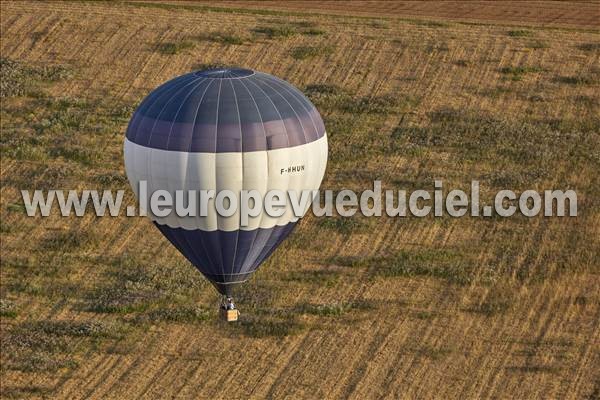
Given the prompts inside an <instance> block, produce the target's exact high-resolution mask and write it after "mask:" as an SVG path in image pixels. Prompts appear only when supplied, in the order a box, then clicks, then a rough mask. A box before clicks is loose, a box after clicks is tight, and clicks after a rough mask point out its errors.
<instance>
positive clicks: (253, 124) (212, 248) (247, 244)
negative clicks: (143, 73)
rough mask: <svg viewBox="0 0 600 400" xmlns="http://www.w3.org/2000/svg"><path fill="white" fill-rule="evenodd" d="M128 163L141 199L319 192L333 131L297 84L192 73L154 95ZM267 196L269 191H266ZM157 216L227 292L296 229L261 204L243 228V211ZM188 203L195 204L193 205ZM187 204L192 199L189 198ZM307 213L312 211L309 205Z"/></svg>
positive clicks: (128, 148)
mask: <svg viewBox="0 0 600 400" xmlns="http://www.w3.org/2000/svg"><path fill="white" fill-rule="evenodd" d="M124 153H125V154H124V155H125V169H126V173H127V177H128V178H129V181H130V184H131V186H132V188H133V190H134V192H135V193H136V195H138V196H139V183H140V181H146V182H147V192H148V195H149V196H150V195H151V194H152V193H153V192H155V191H157V190H166V191H168V192H169V193H170V194H171V196H172V198H173V199H175V197H176V194H175V192H176V191H178V190H183V191H189V190H195V191H201V190H214V191H215V192H216V193H219V192H220V191H223V190H231V191H233V192H234V193H235V194H236V196H237V198H238V205H239V204H240V202H239V200H240V199H239V193H240V191H241V190H248V191H250V190H257V191H258V192H259V193H260V194H261V196H264V195H265V194H266V193H267V192H268V191H270V190H273V189H278V190H283V191H288V190H296V191H298V193H299V192H300V191H301V190H316V189H318V188H319V186H320V184H321V181H322V179H323V175H324V173H325V167H326V164H327V136H326V133H325V127H324V125H323V121H322V119H321V117H320V115H319V113H318V111H317V110H316V108H315V107H314V105H313V104H312V103H311V102H310V101H309V100H308V99H307V98H306V97H305V96H304V95H303V94H302V93H301V92H300V91H299V90H298V89H296V88H295V87H293V86H292V85H290V84H289V83H287V82H285V81H283V80H281V79H278V78H276V77H274V76H272V75H268V74H265V73H261V72H257V71H252V70H247V69H239V68H226V69H214V70H206V71H199V72H192V73H189V74H186V75H183V76H180V77H177V78H175V79H173V80H171V81H168V82H167V83H165V84H163V85H162V86H160V87H158V88H157V89H155V90H154V91H153V92H151V93H150V94H149V95H148V96H147V97H146V98H145V99H144V100H143V101H142V103H141V104H140V106H139V107H138V109H137V110H136V111H135V113H134V115H133V116H132V118H131V121H130V123H129V126H128V128H127V134H126V139H125V144H124ZM263 198H264V197H263ZM213 201H214V200H211V201H210V202H209V207H208V209H207V211H208V214H207V215H206V216H200V215H198V216H193V217H190V216H179V215H177V214H176V213H175V212H172V213H170V214H169V215H167V216H159V215H154V214H153V213H152V212H151V211H150V210H149V208H148V207H147V205H142V206H144V208H146V209H147V210H148V215H149V217H150V218H151V219H152V220H153V221H154V223H155V224H156V226H157V227H158V229H159V230H160V231H161V232H162V233H163V235H164V236H165V237H167V239H169V241H170V242H171V243H172V244H173V245H174V246H175V247H176V248H177V249H178V250H179V251H180V252H181V253H182V254H183V255H184V256H185V257H186V258H187V259H188V260H189V261H190V262H191V263H192V264H194V265H195V266H196V267H197V268H198V269H199V270H200V272H202V273H203V274H204V275H205V276H206V277H207V278H208V279H209V280H210V281H211V282H212V283H213V284H214V285H215V287H216V288H217V289H218V290H219V291H220V292H221V293H223V294H227V295H229V294H231V288H232V287H233V286H234V285H236V284H238V283H241V282H244V281H245V280H247V279H248V278H249V276H250V275H251V274H252V273H253V272H254V271H255V270H256V269H257V268H258V267H259V265H260V264H261V263H262V262H263V261H264V260H265V259H266V258H267V257H269V255H270V254H271V253H272V252H273V251H274V250H275V249H276V248H277V246H278V245H279V244H280V243H281V242H282V241H283V240H284V239H285V238H286V237H287V236H288V235H289V234H290V232H291V231H292V229H293V228H294V226H295V224H296V223H297V221H298V217H296V216H295V215H294V213H293V212H292V207H291V206H290V204H289V199H288V204H287V206H286V207H285V212H284V213H283V215H281V216H279V217H272V216H269V215H267V214H266V213H265V212H264V208H263V210H262V211H261V212H260V213H259V215H257V216H252V217H250V218H249V220H248V223H247V224H246V225H243V224H241V218H240V211H239V207H238V210H237V212H236V213H234V214H233V215H231V216H229V217H223V216H220V215H218V214H217V213H216V211H215V209H214V204H213V203H212V202H213ZM186 203H187V202H186ZM186 205H187V204H186ZM305 211H306V210H305Z"/></svg>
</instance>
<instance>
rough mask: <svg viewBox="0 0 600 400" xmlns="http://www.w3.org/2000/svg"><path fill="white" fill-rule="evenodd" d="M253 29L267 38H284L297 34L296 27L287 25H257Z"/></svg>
mask: <svg viewBox="0 0 600 400" xmlns="http://www.w3.org/2000/svg"><path fill="white" fill-rule="evenodd" d="M253 31H254V32H255V33H258V34H260V35H263V36H265V37H267V38H269V39H285V38H289V37H292V36H294V35H296V34H298V29H296V28H295V27H293V26H289V25H273V26H259V27H257V28H255V29H254V30H253Z"/></svg>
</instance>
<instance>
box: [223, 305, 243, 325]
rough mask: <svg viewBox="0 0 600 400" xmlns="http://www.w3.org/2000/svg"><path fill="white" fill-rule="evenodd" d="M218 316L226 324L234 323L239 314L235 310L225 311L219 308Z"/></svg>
mask: <svg viewBox="0 0 600 400" xmlns="http://www.w3.org/2000/svg"><path fill="white" fill-rule="evenodd" d="M220 314H221V319H222V320H223V321H227V322H235V321H237V320H238V318H239V316H240V312H239V311H238V310H237V309H235V308H234V309H233V310H226V309H224V308H221V311H220Z"/></svg>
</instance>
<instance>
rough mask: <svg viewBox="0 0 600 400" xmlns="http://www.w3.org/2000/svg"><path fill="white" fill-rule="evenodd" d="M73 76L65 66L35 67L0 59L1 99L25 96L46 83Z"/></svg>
mask: <svg viewBox="0 0 600 400" xmlns="http://www.w3.org/2000/svg"><path fill="white" fill-rule="evenodd" d="M72 76H73V71H72V70H71V69H70V68H69V67H67V66H64V65H51V64H48V65H33V64H25V63H21V62H17V61H14V60H11V59H8V58H4V57H1V58H0V77H1V79H0V97H2V98H5V97H16V96H23V95H25V94H27V92H31V91H33V90H36V88H37V87H38V86H39V84H41V83H44V82H57V81H60V80H65V79H68V78H71V77H72Z"/></svg>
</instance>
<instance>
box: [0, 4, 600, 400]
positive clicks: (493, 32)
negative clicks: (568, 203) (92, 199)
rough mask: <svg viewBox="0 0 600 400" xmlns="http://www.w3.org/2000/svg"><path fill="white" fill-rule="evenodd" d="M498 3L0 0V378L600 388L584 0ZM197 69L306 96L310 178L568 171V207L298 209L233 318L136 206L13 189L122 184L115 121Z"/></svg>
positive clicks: (594, 167)
mask: <svg viewBox="0 0 600 400" xmlns="http://www.w3.org/2000/svg"><path fill="white" fill-rule="evenodd" d="M366 3H368V5H369V7H370V9H369V11H368V12H365V11H364V9H365V6H364V4H366ZM515 3H516V2H503V3H501V4H498V5H496V3H494V5H492V4H491V3H485V4H484V3H482V4H481V7H475V6H474V4H475V3H467V5H461V6H460V7H457V8H452V7H451V6H450V5H437V6H436V5H434V4H433V3H424V4H414V3H407V2H402V3H397V4H390V5H388V3H386V2H353V3H352V4H351V5H350V6H348V7H347V8H345V9H344V10H339V7H340V6H339V3H336V2H327V1H324V2H318V3H309V4H310V5H311V6H310V8H307V6H306V4H307V2H290V3H286V6H285V9H284V8H283V6H279V5H277V6H275V5H274V6H273V7H271V4H270V3H269V4H263V3H260V4H259V3H257V2H244V3H241V2H235V3H233V2H229V3H224V4H223V5H222V7H221V6H214V5H211V6H210V7H206V6H203V5H200V4H196V3H194V4H188V3H186V4H179V3H176V4H174V3H152V4H147V3H141V2H119V3H116V4H108V3H104V2H99V3H95V2H77V3H60V2H51V3H39V2H18V3H17V2H2V3H1V5H0V7H1V8H0V11H1V17H0V28H1V36H2V41H1V46H0V50H1V55H2V109H1V115H0V117H1V124H2V125H1V128H2V135H1V153H0V155H1V171H0V179H1V182H2V186H1V189H0V198H1V200H0V217H1V226H0V228H1V229H0V232H1V235H2V241H1V265H2V268H1V272H0V299H1V304H0V311H1V335H0V336H1V340H2V353H1V358H0V361H1V383H2V385H1V396H2V398H48V397H53V398H68V399H78V398H82V399H83V398H95V399H100V398H115V399H120V398H216V399H225V398H228V399H229V398H294V399H295V398H306V399H318V398H352V399H365V398H389V399H395V398H548V399H550V398H564V399H583V398H597V397H598V396H600V369H599V368H598V365H600V263H599V261H598V260H600V207H599V206H600V200H599V199H600V185H599V180H598V175H599V173H600V119H599V117H598V116H599V115H600V90H599V89H600V31H599V30H598V26H597V21H598V5H597V3H577V4H575V3H574V4H567V3H554V2H529V3H520V2H519V3H518V4H519V5H518V6H515ZM546 3H548V4H547V5H546ZM313 4H314V6H313ZM231 5H232V7H234V8H228V6H231ZM536 7H537V8H536ZM475 8H476V9H475ZM540 9H542V10H543V12H538V10H540ZM256 10H259V11H260V12H257V11H256ZM273 10H275V11H273ZM338 11H339V13H340V14H343V15H338ZM367 14H368V15H367ZM383 16H386V17H389V18H384V17H383ZM440 20H443V23H442V22H440ZM458 20H460V21H463V20H469V21H475V20H476V21H478V22H477V23H476V24H465V23H459V22H457V21H458ZM515 23H516V24H518V26H513V24H515ZM542 25H552V27H551V28H549V27H547V26H542ZM214 65H238V66H243V67H247V68H252V69H257V70H260V71H264V72H268V73H271V74H273V75H276V76H279V77H281V78H282V79H285V80H287V81H289V82H291V83H292V84H294V85H295V86H297V87H298V88H300V89H301V90H303V91H304V92H305V93H307V95H308V96H309V97H310V98H311V99H312V100H313V102H314V103H315V105H316V106H317V108H318V109H319V110H320V112H321V114H322V115H323V119H324V121H325V125H326V127H327V131H328V136H329V143H330V154H329V164H328V168H327V173H326V176H325V181H324V182H323V188H327V189H333V190H336V191H337V190H341V189H344V188H349V189H354V190H358V189H360V188H362V187H365V186H366V185H369V184H371V182H372V181H373V180H374V179H376V178H377V179H381V181H382V182H383V185H384V188H389V189H392V188H396V189H411V188H416V187H419V188H427V187H431V188H433V181H434V180H435V179H440V180H443V182H444V185H445V187H451V186H453V187H456V188H462V189H464V190H468V189H469V184H470V181H471V180H473V179H476V180H479V181H480V183H481V186H482V190H481V198H482V200H483V201H485V199H491V198H492V195H491V193H494V192H495V191H497V190H499V189H503V188H512V189H514V190H516V191H521V190H525V189H537V190H543V189H548V188H559V189H570V188H573V189H576V190H577V194H578V209H579V215H578V216H577V217H576V218H544V217H541V216H539V217H534V218H526V217H515V218H505V219H503V218H451V217H449V216H446V217H444V218H435V219H434V218H431V217H427V218H415V217H408V218H398V219H393V218H369V219H366V218H353V219H352V220H351V221H352V222H348V221H347V220H333V222H332V220H326V221H327V222H325V220H320V219H317V218H315V217H313V216H309V217H307V218H306V219H305V220H303V221H302V222H301V224H300V225H299V226H298V228H297V229H296V230H295V232H294V234H293V235H292V236H291V237H290V238H289V240H287V241H286V242H285V243H284V244H283V245H282V246H281V247H280V248H279V249H278V250H277V251H276V252H275V253H274V254H273V256H272V257H271V258H270V259H269V261H268V262H267V263H265V264H264V265H263V266H262V267H261V269H260V270H259V271H258V273H257V274H256V275H255V277H254V278H253V279H252V281H251V282H249V283H248V284H247V285H246V286H245V288H244V289H243V290H242V292H241V293H240V294H239V299H238V303H239V304H238V305H239V307H240V309H241V312H242V318H241V321H240V323H238V324H230V325H226V324H224V323H222V322H221V321H219V320H218V319H217V314H216V306H217V304H218V296H217V294H216V292H215V291H214V290H213V288H212V287H211V286H210V284H208V282H207V281H205V280H203V279H202V278H201V276H200V274H199V273H198V272H197V271H196V270H195V269H194V268H193V267H191V266H190V265H189V264H188V263H187V262H186V261H185V260H184V259H183V257H182V256H181V255H179V254H178V253H177V251H176V250H175V249H174V248H173V247H172V246H171V245H170V244H169V243H168V242H167V241H166V240H165V239H164V238H163V237H162V236H161V235H160V233H159V232H158V230H156V229H155V228H154V227H153V226H152V224H151V223H150V222H149V221H148V220H146V219H143V218H125V217H124V216H121V217H114V218H111V217H105V218H96V217H93V216H92V215H91V214H87V215H86V216H84V217H71V218H68V219H65V218H60V217H59V216H58V215H53V216H50V217H46V218H42V217H36V218H28V217H27V216H26V215H25V213H24V207H23V203H22V200H21V195H20V192H19V191H20V190H21V189H34V188H40V189H49V188H64V189H84V188H90V189H94V188H97V189H106V188H112V189H126V190H127V192H126V193H127V194H126V196H125V201H126V202H129V203H131V204H133V203H134V198H133V193H132V192H131V191H130V190H129V186H128V183H127V180H126V179H125V177H124V170H123V161H122V143H123V137H124V132H125V129H126V126H127V122H128V119H129V116H130V115H131V113H132V111H133V110H134V109H135V107H136V105H137V104H138V103H139V101H140V100H141V99H142V98H143V97H144V96H145V95H146V94H147V93H148V92H149V91H150V90H152V89H153V88H155V87H156V86H157V85H159V84H160V83H162V82H164V81H166V80H168V79H170V78H172V77H174V76H177V75H180V74H183V73H185V72H188V71H191V70H194V69H199V68H205V67H208V66H214ZM309 238H310V240H308V239H309ZM307 243H308V244H307ZM331 299H335V302H334V304H331Z"/></svg>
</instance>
